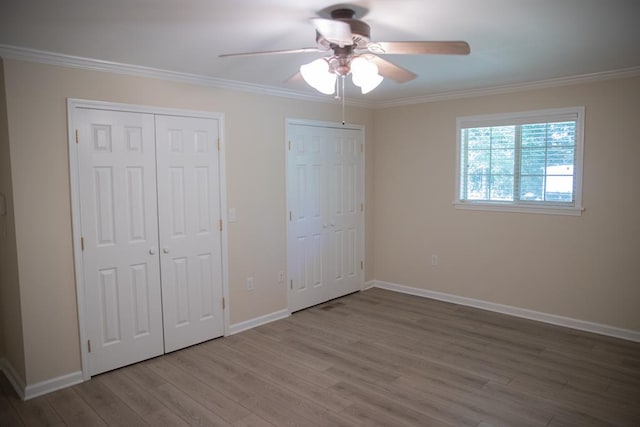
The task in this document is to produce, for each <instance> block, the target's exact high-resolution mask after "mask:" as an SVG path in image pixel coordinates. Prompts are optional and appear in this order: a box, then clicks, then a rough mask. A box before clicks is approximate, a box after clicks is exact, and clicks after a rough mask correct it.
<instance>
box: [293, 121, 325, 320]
mask: <svg viewBox="0 0 640 427" xmlns="http://www.w3.org/2000/svg"><path fill="white" fill-rule="evenodd" d="M288 137H289V144H290V146H289V151H288V156H287V158H288V160H287V163H288V164H287V169H288V170H287V180H288V182H287V192H288V195H287V198H288V202H289V208H290V219H289V231H288V258H289V259H288V264H289V279H290V280H291V281H292V282H291V287H290V288H291V289H290V293H289V308H290V310H291V311H297V310H301V309H303V308H306V307H310V306H312V305H315V304H319V303H321V302H323V301H326V300H327V299H329V298H330V294H331V290H330V288H329V286H330V285H329V283H328V282H327V276H328V275H327V265H326V261H327V258H328V255H329V254H328V253H327V242H326V230H327V227H329V223H328V220H327V212H326V210H327V209H328V206H327V203H326V200H327V194H326V191H327V183H326V172H325V170H326V168H327V165H326V152H327V151H326V146H327V143H328V138H327V132H326V129H324V128H321V127H313V126H302V125H289V128H288Z"/></svg>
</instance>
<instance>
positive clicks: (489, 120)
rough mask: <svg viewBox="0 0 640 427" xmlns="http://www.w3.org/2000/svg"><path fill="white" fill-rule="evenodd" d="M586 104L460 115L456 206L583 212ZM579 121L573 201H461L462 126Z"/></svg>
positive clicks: (500, 210) (565, 212) (457, 134)
mask: <svg viewBox="0 0 640 427" xmlns="http://www.w3.org/2000/svg"><path fill="white" fill-rule="evenodd" d="M584 113H585V108H584V106H577V107H567V108H551V109H545V110H533V111H521V112H515V113H501V114H485V115H478V116H465V117H458V118H456V167H455V174H456V175H455V190H454V194H455V200H454V202H453V205H454V206H455V208H456V209H464V210H483V211H498V212H519V213H538V214H554V215H575V216H579V215H582V212H583V211H584V208H583V206H582V171H583V151H584ZM567 119H569V120H575V121H576V130H575V137H576V144H575V163H574V166H573V174H574V180H575V193H574V201H573V203H562V204H560V203H557V204H556V203H553V202H531V201H513V202H504V201H487V200H477V201H476V200H460V191H461V190H460V173H461V171H460V166H461V159H460V155H461V151H462V150H461V148H462V145H461V144H462V140H461V133H462V132H461V129H463V128H470V127H488V126H503V125H522V124H527V123H542V122H550V121H562V120H567Z"/></svg>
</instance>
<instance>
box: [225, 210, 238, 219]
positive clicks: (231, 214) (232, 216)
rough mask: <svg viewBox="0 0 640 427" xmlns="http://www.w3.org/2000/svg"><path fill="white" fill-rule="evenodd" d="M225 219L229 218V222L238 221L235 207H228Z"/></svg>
mask: <svg viewBox="0 0 640 427" xmlns="http://www.w3.org/2000/svg"><path fill="white" fill-rule="evenodd" d="M227 219H228V220H229V222H236V221H238V216H237V214H236V208H229V214H228V216H227Z"/></svg>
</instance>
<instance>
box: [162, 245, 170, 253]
mask: <svg viewBox="0 0 640 427" xmlns="http://www.w3.org/2000/svg"><path fill="white" fill-rule="evenodd" d="M162 252H163V253H165V254H168V253H169V248H167V247H166V246H165V247H164V248H162Z"/></svg>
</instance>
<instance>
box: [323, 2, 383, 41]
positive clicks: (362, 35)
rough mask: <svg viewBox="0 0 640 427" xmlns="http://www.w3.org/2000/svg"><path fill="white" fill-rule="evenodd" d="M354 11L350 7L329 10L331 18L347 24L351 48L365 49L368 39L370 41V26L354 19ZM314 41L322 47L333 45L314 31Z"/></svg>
mask: <svg viewBox="0 0 640 427" xmlns="http://www.w3.org/2000/svg"><path fill="white" fill-rule="evenodd" d="M355 15H356V13H355V12H354V11H353V10H351V9H336V10H334V11H332V12H331V19H335V20H336V21H342V22H346V23H347V24H349V27H350V28H351V34H352V35H353V45H352V46H353V48H354V49H366V48H367V45H368V44H369V41H371V27H369V24H367V23H366V22H364V21H360V20H359V19H355V18H354V16H355ZM316 42H317V43H318V46H320V47H321V48H324V49H333V48H334V47H335V45H334V46H332V45H331V43H329V42H328V41H327V40H326V39H325V38H324V36H323V35H322V34H320V33H318V32H317V31H316Z"/></svg>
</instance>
